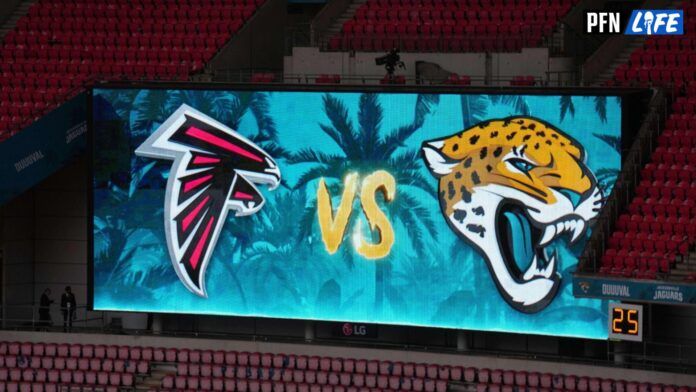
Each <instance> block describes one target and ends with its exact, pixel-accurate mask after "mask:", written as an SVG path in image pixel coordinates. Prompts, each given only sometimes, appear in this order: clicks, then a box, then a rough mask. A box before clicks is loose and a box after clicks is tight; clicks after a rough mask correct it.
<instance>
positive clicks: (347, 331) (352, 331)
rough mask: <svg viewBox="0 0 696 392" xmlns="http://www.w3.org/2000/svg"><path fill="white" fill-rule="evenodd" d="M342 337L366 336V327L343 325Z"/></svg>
mask: <svg viewBox="0 0 696 392" xmlns="http://www.w3.org/2000/svg"><path fill="white" fill-rule="evenodd" d="M343 335H345V336H367V327H366V326H364V325H353V324H351V323H345V324H343Z"/></svg>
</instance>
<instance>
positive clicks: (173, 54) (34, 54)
mask: <svg viewBox="0 0 696 392" xmlns="http://www.w3.org/2000/svg"><path fill="white" fill-rule="evenodd" d="M10 51H11V55H9V56H8V57H9V58H8V57H5V58H8V60H9V61H13V60H15V61H17V62H21V63H23V64H25V63H26V62H27V60H30V61H31V60H33V61H35V62H37V63H44V64H50V63H48V61H49V60H50V61H55V60H58V61H59V62H58V63H54V64H56V66H57V67H58V66H60V64H61V63H63V64H72V65H80V64H89V63H91V62H94V63H102V62H127V61H129V62H132V63H137V62H142V63H147V62H151V63H153V64H157V63H158V62H160V63H162V62H164V63H170V62H174V63H183V62H201V61H207V60H209V59H210V58H211V57H212V56H213V55H214V54H215V50H214V49H192V50H172V51H168V50H160V51H155V50H136V49H132V50H131V49H128V50H116V51H114V52H111V53H110V54H108V55H105V53H104V52H101V51H90V52H85V53H83V52H81V51H80V50H76V52H75V53H80V56H82V55H83V54H84V56H85V58H79V57H77V58H75V57H73V56H72V55H71V53H72V52H71V51H69V50H65V51H59V50H58V49H49V50H45V51H44V50H32V51H18V50H11V49H7V48H3V49H2V50H1V51H0V52H1V53H2V54H3V57H4V55H5V54H6V53H8V52H10ZM131 54H132V55H133V56H134V57H129V56H130V55H131ZM107 56H108V57H107ZM111 56H113V57H111ZM31 68H33V67H31ZM73 72H74V71H73Z"/></svg>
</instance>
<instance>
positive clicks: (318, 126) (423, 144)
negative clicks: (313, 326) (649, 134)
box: [90, 88, 621, 339]
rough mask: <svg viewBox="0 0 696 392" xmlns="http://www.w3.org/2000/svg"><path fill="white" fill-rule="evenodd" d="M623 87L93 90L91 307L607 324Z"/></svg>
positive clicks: (569, 332)
mask: <svg viewBox="0 0 696 392" xmlns="http://www.w3.org/2000/svg"><path fill="white" fill-rule="evenodd" d="M620 101H621V99H620V98H619V97H616V96H571V95H499V94H453V93H439V94H438V93H432V92H428V91H426V92H422V93H415V92H374V91H372V92H370V91H367V92H365V91H363V92H351V91H297V90H291V89H287V90H286V89H280V90H276V91H254V90H244V89H235V90H232V89H230V90H221V89H208V90H206V89H177V90H173V89H161V88H153V89H148V88H142V89H141V88H130V89H123V88H96V89H94V90H93V102H92V117H93V118H92V123H91V136H90V137H91V142H90V143H91V146H92V181H93V192H92V200H91V210H92V223H91V228H90V230H91V231H92V239H91V241H92V244H91V249H92V252H91V253H92V254H91V257H92V259H93V260H92V277H91V279H92V282H91V291H92V301H93V303H92V305H93V307H94V309H97V310H112V311H142V312H167V313H190V314H212V315H235V316H255V317H272V318H292V319H310V320H332V321H351V322H366V323H378V324H395V325H415V326H429V327H443V328H456V329H469V330H486V331H505V332H516V333H529V334H545V335H558V336H575V337H585V338H595V339H604V338H606V337H607V333H608V331H607V302H606V301H601V300H595V299H588V298H575V297H573V294H572V284H571V281H572V277H571V273H572V272H573V271H574V269H575V265H576V263H577V261H578V256H579V255H580V253H581V251H582V249H583V246H584V244H585V242H586V240H587V239H588V237H589V235H590V228H591V225H592V223H593V221H594V220H595V219H596V218H597V216H598V213H599V211H600V209H601V207H602V204H603V202H604V200H605V198H606V197H607V196H608V194H609V193H610V192H611V189H612V186H613V185H614V182H615V179H616V176H617V174H618V172H619V170H620V166H621V153H620V144H621V143H620V142H621V102H620Z"/></svg>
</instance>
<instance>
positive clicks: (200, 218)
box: [135, 105, 280, 297]
mask: <svg viewBox="0 0 696 392" xmlns="http://www.w3.org/2000/svg"><path fill="white" fill-rule="evenodd" d="M135 154H136V155H139V156H142V157H148V158H155V159H170V160H173V161H174V163H173V164H172V168H171V171H170V173H169V179H168V181H167V192H166V194H165V198H164V230H165V236H166V238H167V247H168V248H169V255H170V258H171V261H172V265H174V270H175V271H176V274H177V275H178V276H179V279H181V282H182V283H183V284H184V285H185V286H186V288H187V289H189V290H190V291H191V292H193V293H195V294H197V295H199V296H201V297H206V296H207V295H206V291H205V279H204V277H205V269H206V267H207V266H208V261H210V257H211V255H212V253H213V249H214V248H215V244H216V242H217V239H218V235H219V234H220V231H221V229H222V226H223V225H224V222H225V218H226V217H227V212H228V210H235V212H236V216H245V215H251V214H254V213H255V212H257V211H259V210H260V209H261V207H262V206H263V204H264V198H263V196H262V195H261V193H260V192H259V190H258V189H257V188H256V186H255V185H254V184H255V183H256V184H266V185H268V186H269V188H270V189H275V188H276V187H277V186H278V184H279V183H280V171H279V170H278V165H277V164H276V163H275V162H274V161H273V159H272V158H271V157H270V156H269V155H268V154H267V153H266V152H265V151H263V150H262V149H260V148H259V147H258V146H256V145H255V144H254V143H252V142H251V141H249V140H247V139H246V138H244V137H243V136H242V135H240V134H238V133H237V132H235V131H233V130H232V129H230V128H229V127H227V126H225V125H224V124H221V123H220V122H218V121H215V120H213V119H212V118H210V117H208V116H206V115H205V114H203V113H201V112H199V111H197V110H195V109H193V108H191V107H189V106H187V105H181V107H179V109H177V110H176V111H175V112H174V113H173V114H172V115H171V116H170V117H169V118H168V119H167V120H166V121H165V122H164V123H163V124H162V125H161V126H160V127H159V128H158V129H157V130H156V131H155V132H154V133H153V134H152V135H150V137H148V138H147V140H145V142H143V144H142V145H141V146H140V147H138V148H137V149H136V150H135Z"/></svg>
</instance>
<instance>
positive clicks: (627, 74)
mask: <svg viewBox="0 0 696 392" xmlns="http://www.w3.org/2000/svg"><path fill="white" fill-rule="evenodd" d="M695 77H696V66H694V67H693V69H692V68H687V69H683V68H678V67H674V68H669V69H665V68H655V67H652V68H626V67H619V68H616V70H615V71H614V78H615V79H616V82H617V83H618V84H619V85H632V84H633V85H643V86H648V85H650V84H653V85H662V84H676V85H677V86H681V85H683V84H685V83H687V82H690V81H692V80H694V78H695Z"/></svg>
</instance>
